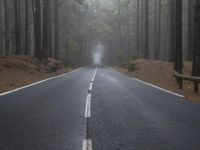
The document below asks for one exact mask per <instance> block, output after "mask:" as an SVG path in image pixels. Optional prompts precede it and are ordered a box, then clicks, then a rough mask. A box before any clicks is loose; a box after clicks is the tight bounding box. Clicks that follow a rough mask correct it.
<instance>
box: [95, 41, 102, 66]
mask: <svg viewBox="0 0 200 150" xmlns="http://www.w3.org/2000/svg"><path fill="white" fill-rule="evenodd" d="M104 51H105V47H104V45H103V44H102V43H101V42H98V44H97V45H96V46H95V47H94V49H93V64H94V65H102V64H103V55H104Z"/></svg>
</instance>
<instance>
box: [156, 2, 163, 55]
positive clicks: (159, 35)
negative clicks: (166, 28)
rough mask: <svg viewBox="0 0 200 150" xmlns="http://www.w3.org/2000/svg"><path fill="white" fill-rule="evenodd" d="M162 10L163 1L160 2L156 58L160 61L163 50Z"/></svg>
mask: <svg viewBox="0 0 200 150" xmlns="http://www.w3.org/2000/svg"><path fill="white" fill-rule="evenodd" d="M161 8H162V0H158V32H157V34H158V35H157V54H156V58H157V59H160V49H161V47H160V46H161V13H162V11H161Z"/></svg>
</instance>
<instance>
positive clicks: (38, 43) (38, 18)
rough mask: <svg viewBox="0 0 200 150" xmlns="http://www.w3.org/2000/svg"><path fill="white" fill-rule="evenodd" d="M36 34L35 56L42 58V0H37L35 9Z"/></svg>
mask: <svg viewBox="0 0 200 150" xmlns="http://www.w3.org/2000/svg"><path fill="white" fill-rule="evenodd" d="M34 10H35V11H34V17H35V18H34V35H35V57H36V58H38V59H40V60H41V59H42V49H41V48H42V42H41V39H42V38H41V4H40V0H35V9H34Z"/></svg>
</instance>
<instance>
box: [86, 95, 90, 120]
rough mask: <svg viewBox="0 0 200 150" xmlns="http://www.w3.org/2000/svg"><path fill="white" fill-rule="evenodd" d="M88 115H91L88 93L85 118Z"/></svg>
mask: <svg viewBox="0 0 200 150" xmlns="http://www.w3.org/2000/svg"><path fill="white" fill-rule="evenodd" d="M90 117H91V94H88V95H87V98H86V105H85V118H90Z"/></svg>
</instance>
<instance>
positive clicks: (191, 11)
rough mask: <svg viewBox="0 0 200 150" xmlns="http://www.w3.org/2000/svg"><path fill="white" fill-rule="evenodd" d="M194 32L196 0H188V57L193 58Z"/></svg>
mask: <svg viewBox="0 0 200 150" xmlns="http://www.w3.org/2000/svg"><path fill="white" fill-rule="evenodd" d="M193 33H194V0H188V37H187V38H188V47H187V59H188V60H192V53H193V42H194V41H193V37H194V35H193Z"/></svg>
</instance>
